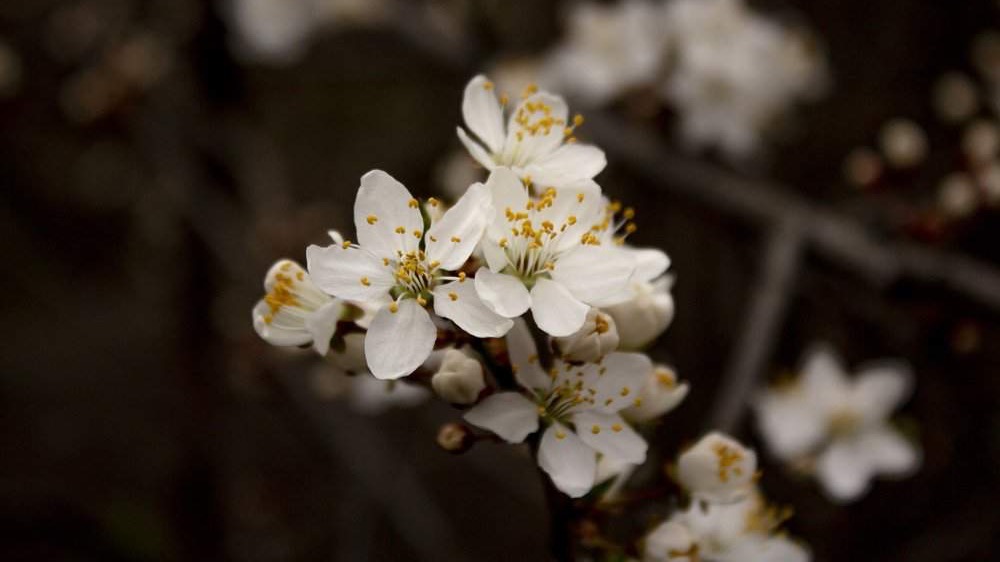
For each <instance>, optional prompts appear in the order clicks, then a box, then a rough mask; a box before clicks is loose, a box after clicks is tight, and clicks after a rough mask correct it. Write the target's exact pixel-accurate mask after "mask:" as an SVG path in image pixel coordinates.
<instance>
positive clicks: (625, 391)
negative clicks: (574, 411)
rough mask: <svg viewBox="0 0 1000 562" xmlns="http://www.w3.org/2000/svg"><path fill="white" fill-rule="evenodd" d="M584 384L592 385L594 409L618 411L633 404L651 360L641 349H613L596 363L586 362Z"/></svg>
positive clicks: (651, 367) (608, 411)
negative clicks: (625, 350) (625, 351)
mask: <svg viewBox="0 0 1000 562" xmlns="http://www.w3.org/2000/svg"><path fill="white" fill-rule="evenodd" d="M582 370H583V371H584V379H585V380H584V385H585V386H587V387H589V388H593V389H594V392H595V394H594V402H595V404H594V409H595V410H596V411H598V412H602V413H605V414H614V413H617V412H620V411H621V410H622V409H624V408H627V407H628V406H631V405H634V404H635V400H636V399H637V398H639V397H640V396H639V391H640V389H642V387H643V385H645V383H646V377H648V376H649V373H650V372H651V371H652V370H653V362H652V361H651V360H650V359H649V357H648V356H647V355H645V354H643V353H622V352H616V353H611V354H609V355H607V356H606V357H605V358H604V360H603V361H601V364H600V365H596V364H587V365H584V366H583V367H582Z"/></svg>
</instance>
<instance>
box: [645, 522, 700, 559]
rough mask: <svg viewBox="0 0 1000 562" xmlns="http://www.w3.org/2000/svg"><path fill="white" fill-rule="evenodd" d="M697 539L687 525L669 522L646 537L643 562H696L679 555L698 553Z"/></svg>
mask: <svg viewBox="0 0 1000 562" xmlns="http://www.w3.org/2000/svg"><path fill="white" fill-rule="evenodd" d="M696 541H697V537H695V536H694V534H692V532H691V530H690V529H688V527H687V526H686V525H684V524H683V523H680V522H679V521H673V520H669V521H666V522H664V523H662V524H660V525H659V526H658V527H656V528H655V529H653V531H652V532H651V533H650V534H649V535H647V536H646V540H645V548H644V549H643V558H642V560H643V562H694V560H692V558H690V557H687V556H678V555H677V553H682V552H697V551H696V550H694V547H695V546H696Z"/></svg>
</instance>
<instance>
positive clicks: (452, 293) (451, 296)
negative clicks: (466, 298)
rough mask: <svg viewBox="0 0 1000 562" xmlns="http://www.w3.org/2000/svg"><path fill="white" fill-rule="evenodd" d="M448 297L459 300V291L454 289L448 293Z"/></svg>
mask: <svg viewBox="0 0 1000 562" xmlns="http://www.w3.org/2000/svg"><path fill="white" fill-rule="evenodd" d="M448 298H449V299H451V300H452V301H457V300H458V293H456V292H454V291H452V292H450V293H448Z"/></svg>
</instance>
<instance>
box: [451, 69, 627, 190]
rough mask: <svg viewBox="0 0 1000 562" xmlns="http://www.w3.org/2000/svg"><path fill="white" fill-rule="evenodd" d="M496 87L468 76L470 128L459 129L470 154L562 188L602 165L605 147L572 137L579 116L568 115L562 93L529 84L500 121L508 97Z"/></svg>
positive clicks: (465, 108) (593, 173)
mask: <svg viewBox="0 0 1000 562" xmlns="http://www.w3.org/2000/svg"><path fill="white" fill-rule="evenodd" d="M495 89H496V88H495V86H494V84H493V82H490V81H489V80H488V79H487V78H486V77H485V76H482V75H479V76H476V77H475V78H473V79H472V80H471V81H469V84H468V85H467V86H466V87H465V96H464V97H463V99H462V117H463V118H464V120H465V126H466V127H467V128H468V132H467V131H466V130H465V129H462V128H461V127H458V129H457V131H458V138H459V139H460V140H461V141H462V144H464V145H465V148H466V149H467V150H468V151H469V154H471V155H472V157H473V158H475V159H476V161H477V162H479V163H480V164H482V165H483V166H484V167H485V168H486V169H487V170H491V171H492V170H494V169H496V168H498V167H508V168H511V169H512V170H513V171H514V173H516V174H517V176H518V177H520V178H530V179H531V181H532V182H534V183H536V184H538V185H542V186H546V187H547V186H554V187H562V186H564V185H568V184H573V183H577V182H579V181H581V180H590V179H592V178H593V177H594V176H596V175H597V174H598V173H599V172H600V171H601V170H603V169H604V166H605V165H606V164H607V161H606V160H605V158H604V152H602V151H601V150H600V149H598V148H597V147H595V146H591V145H585V144H579V143H576V142H572V141H573V140H574V139H573V137H572V134H573V131H574V129H575V127H577V126H578V125H580V124H581V123H582V122H583V118H582V117H580V116H579V115H577V116H575V117H574V118H573V119H572V120H570V118H569V110H568V109H567V107H566V102H565V101H564V100H563V99H562V98H561V97H559V96H555V95H553V94H550V93H548V92H536V91H533V89H532V88H529V89H528V90H526V91H525V94H526V96H525V97H524V99H523V100H522V101H521V102H520V103H519V104H518V105H517V107H516V108H514V110H513V111H512V112H511V114H510V116H509V119H508V121H507V123H504V108H505V107H506V105H507V103H508V102H507V100H506V98H504V99H503V100H498V99H497V97H496V94H495V92H494V90H495Z"/></svg>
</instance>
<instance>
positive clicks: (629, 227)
mask: <svg viewBox="0 0 1000 562" xmlns="http://www.w3.org/2000/svg"><path fill="white" fill-rule="evenodd" d="M637 228H638V227H637V226H636V225H635V223H634V222H630V223H628V224H626V225H625V233H626V234H632V233H633V232H635V231H636V229H637Z"/></svg>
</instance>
